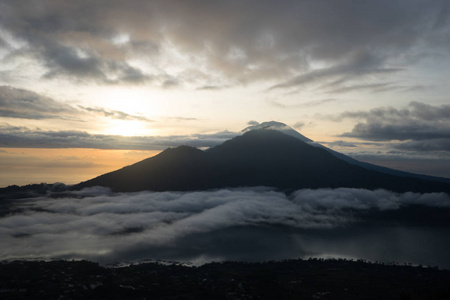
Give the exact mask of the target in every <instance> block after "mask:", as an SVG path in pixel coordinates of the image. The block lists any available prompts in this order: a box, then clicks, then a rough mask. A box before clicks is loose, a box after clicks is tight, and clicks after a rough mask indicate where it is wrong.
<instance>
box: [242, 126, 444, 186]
mask: <svg viewBox="0 0 450 300" xmlns="http://www.w3.org/2000/svg"><path fill="white" fill-rule="evenodd" d="M255 129H272V130H277V131H280V132H283V133H285V134H287V135H290V136H293V137H295V138H297V139H299V140H301V141H303V142H306V143H309V144H310V145H311V146H314V147H320V148H322V149H325V150H326V151H328V152H330V153H331V154H332V155H334V156H335V157H337V158H339V159H342V160H344V161H346V162H348V163H349V164H352V165H357V166H360V167H363V168H364V169H367V170H371V171H377V172H381V173H386V174H390V175H397V176H401V177H411V178H419V179H424V180H431V181H440V182H446V183H449V184H450V179H449V178H442V177H436V176H429V175H423V174H415V173H410V172H404V171H399V170H395V169H391V168H387V167H382V166H377V165H374V164H370V163H366V162H362V161H359V160H356V159H354V158H351V157H349V156H347V155H345V154H342V153H339V152H337V151H334V150H332V149H330V148H327V147H325V146H323V145H321V144H319V143H316V142H314V141H313V140H311V139H309V138H307V137H306V136H304V135H302V134H300V133H299V132H298V131H296V130H294V129H292V128H291V127H289V126H288V125H286V124H284V123H281V122H276V121H268V122H263V123H260V124H256V125H251V126H249V127H247V128H245V129H243V130H242V132H247V131H250V130H255Z"/></svg>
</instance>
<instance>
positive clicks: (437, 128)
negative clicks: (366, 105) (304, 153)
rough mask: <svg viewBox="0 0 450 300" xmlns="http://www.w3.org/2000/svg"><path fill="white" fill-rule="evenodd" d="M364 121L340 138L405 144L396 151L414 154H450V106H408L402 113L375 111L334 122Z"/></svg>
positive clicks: (348, 114)
mask: <svg viewBox="0 0 450 300" xmlns="http://www.w3.org/2000/svg"><path fill="white" fill-rule="evenodd" d="M345 118H351V119H360V120H361V119H363V120H364V122H360V123H357V124H356V125H355V126H354V127H353V129H352V131H350V132H346V133H344V134H342V135H341V136H343V137H352V138H358V139H363V140H371V141H407V142H405V143H402V144H398V145H396V146H395V147H396V148H397V149H403V150H416V151H431V150H433V151H439V150H443V151H449V143H450V105H441V106H432V105H428V104H424V103H419V102H411V103H410V104H409V105H408V106H407V107H406V108H404V109H397V108H393V107H383V108H376V109H372V110H370V111H366V112H364V111H359V112H345V113H342V114H341V115H340V116H338V117H337V118H334V120H336V121H339V120H342V119H345Z"/></svg>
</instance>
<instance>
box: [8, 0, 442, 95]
mask: <svg viewBox="0 0 450 300" xmlns="http://www.w3.org/2000/svg"><path fill="white" fill-rule="evenodd" d="M446 9H448V5H447V4H446V3H445V1H438V0H436V1H426V2H425V1H407V2H406V1H400V0H398V1H392V0H381V1H358V2H357V3H355V1H350V0H346V1H338V2H336V1H331V0H322V1H290V0H289V1H282V2H273V1H268V0H265V1H256V0H251V1H240V2H239V1H238V2H236V1H200V0H199V1H182V2H177V3H176V4H175V3H172V2H171V1H162V0H156V1H149V2H148V1H147V2H142V1H127V3H124V2H122V1H116V0H114V1H95V2H92V1H87V0H84V1H76V2H67V1H66V2H61V1H51V0H47V1H20V3H19V2H17V1H12V2H9V3H5V2H4V3H2V6H1V10H0V14H1V19H0V20H1V21H0V22H1V24H0V25H1V26H2V27H3V28H4V30H6V31H7V32H9V33H10V34H11V35H12V36H14V37H15V38H16V39H18V40H21V41H24V43H25V44H26V46H24V47H25V48H26V50H27V53H28V54H31V55H33V57H35V59H36V60H39V61H40V62H41V63H42V64H43V65H44V66H46V67H47V69H48V72H47V74H46V76H47V77H50V78H55V77H60V76H69V77H74V78H77V79H80V80H96V81H98V82H104V83H130V82H133V83H142V82H149V81H151V80H153V78H154V76H159V75H158V74H166V73H170V72H168V71H167V70H164V69H166V65H165V64H164V59H161V58H165V57H166V55H167V54H169V53H170V52H171V51H172V50H171V49H176V50H177V51H179V52H180V53H182V54H183V55H186V57H187V59H189V60H191V62H192V63H191V65H193V66H194V68H198V69H199V70H200V69H202V70H208V71H207V72H206V73H207V74H206V77H207V78H206V79H205V78H203V79H199V80H200V81H203V80H204V79H205V80H204V82H202V83H200V82H199V84H198V86H215V85H217V83H211V82H214V80H213V79H214V78H216V77H215V76H216V75H217V74H221V76H222V77H223V78H225V80H226V81H228V82H230V83H251V82H253V81H256V80H265V79H269V80H274V81H276V82H279V83H278V84H276V85H274V86H273V88H292V87H296V86H300V85H305V84H309V83H313V82H321V83H323V82H324V81H336V80H337V82H340V83H345V82H347V81H349V80H353V79H355V78H356V77H360V76H365V75H377V74H378V75H380V74H386V72H388V73H390V72H394V71H398V69H394V68H392V67H390V65H389V61H390V59H391V58H396V57H398V56H399V55H404V54H405V53H408V51H410V50H411V49H413V48H414V47H415V46H418V45H420V46H424V47H423V48H422V49H425V50H424V52H425V56H426V55H432V54H428V53H427V47H430V48H434V49H437V48H439V47H442V48H444V49H445V48H446V47H448V42H447V40H448V39H445V37H446V36H447V32H448V26H449V22H448V20H447V17H446V16H445V14H443V11H446ZM121 35H125V36H126V37H127V38H125V39H123V40H120V39H118V38H117V37H120V36H121ZM436 47H437V48H436ZM23 50H24V49H21V51H23ZM17 51H18V50H17ZM169 56H170V55H169ZM136 58H138V59H142V60H146V61H147V62H150V63H151V64H152V65H153V66H154V67H155V70H159V71H158V72H157V73H156V75H155V74H147V73H146V72H144V71H143V70H141V69H139V68H136V67H135V66H132V65H131V64H130V61H131V60H133V59H136ZM166 58H167V57H166ZM315 61H320V62H322V63H325V65H327V67H324V68H319V69H313V68H312V67H311V65H312V63H313V62H315ZM159 62H161V63H159ZM161 70H163V71H162V72H161ZM197 71H198V70H195V72H194V73H193V74H197V73H196V72H197ZM169 75H171V76H173V77H174V78H176V79H175V80H174V81H172V82H179V81H180V79H179V78H177V77H178V74H177V73H176V72H172V73H171V74H169ZM167 83H168V82H167ZM166 85H167V84H166ZM338 85H339V84H338ZM336 88H339V86H337V87H336Z"/></svg>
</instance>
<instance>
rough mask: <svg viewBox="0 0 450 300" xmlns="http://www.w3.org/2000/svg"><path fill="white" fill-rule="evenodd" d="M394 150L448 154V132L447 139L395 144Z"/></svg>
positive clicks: (449, 136) (449, 146) (449, 148)
mask: <svg viewBox="0 0 450 300" xmlns="http://www.w3.org/2000/svg"><path fill="white" fill-rule="evenodd" d="M394 148H396V149H399V150H408V151H425V152H429V151H449V152H450V131H449V134H448V135H447V138H441V139H433V138H431V139H426V140H422V141H410V142H405V143H401V144H397V145H395V146H394Z"/></svg>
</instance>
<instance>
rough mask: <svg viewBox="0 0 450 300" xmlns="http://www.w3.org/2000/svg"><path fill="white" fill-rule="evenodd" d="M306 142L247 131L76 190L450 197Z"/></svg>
mask: <svg viewBox="0 0 450 300" xmlns="http://www.w3.org/2000/svg"><path fill="white" fill-rule="evenodd" d="M302 137H303V136H302ZM305 139H306V140H305V141H304V140H301V139H299V138H297V137H294V136H292V135H287V134H284V133H283V132H281V131H277V130H272V129H270V128H265V129H255V130H249V131H246V132H245V133H244V134H243V135H241V136H237V137H235V138H233V139H231V140H228V141H226V142H224V143H223V144H221V145H218V146H216V147H213V148H211V149H208V150H206V151H201V150H199V149H196V148H192V147H188V146H180V147H177V148H169V149H167V150H165V151H163V152H161V153H160V154H158V155H156V156H154V157H151V158H148V159H145V160H143V161H140V162H138V163H136V164H133V165H131V166H127V167H124V168H122V169H120V170H117V171H114V172H111V173H107V174H104V175H101V176H99V177H96V178H94V179H91V180H88V181H85V182H81V183H80V184H78V185H77V186H76V187H77V188H83V187H90V186H97V185H98V186H106V187H110V188H111V189H112V190H113V191H118V192H133V191H142V190H152V191H188V190H205V189H215V188H226V187H248V186H271V187H276V188H278V189H280V190H283V191H292V190H296V189H301V188H337V187H350V188H366V189H377V188H384V189H388V190H392V191H396V192H406V191H414V192H450V185H449V184H446V183H443V182H433V181H427V180H421V179H417V178H406V177H400V176H395V175H390V174H385V173H381V172H377V171H372V170H367V169H365V168H363V167H361V166H358V165H355V164H350V163H348V162H347V161H345V160H343V159H340V158H337V157H336V156H335V155H333V154H331V153H330V152H329V151H327V150H326V149H323V148H321V147H317V146H312V145H311V144H310V143H309V142H308V140H309V139H307V138H305ZM309 141H310V140H309Z"/></svg>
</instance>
